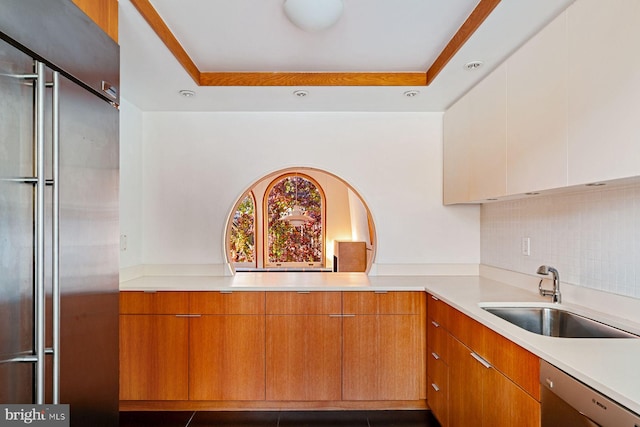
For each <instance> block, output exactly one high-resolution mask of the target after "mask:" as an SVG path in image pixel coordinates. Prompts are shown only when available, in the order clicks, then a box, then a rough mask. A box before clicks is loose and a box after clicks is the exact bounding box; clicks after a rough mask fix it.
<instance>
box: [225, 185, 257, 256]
mask: <svg viewBox="0 0 640 427" xmlns="http://www.w3.org/2000/svg"><path fill="white" fill-rule="evenodd" d="M255 222H256V221H255V203H254V201H253V197H251V195H250V194H247V196H246V197H245V198H244V199H243V200H242V202H240V204H239V205H238V208H237V209H236V211H235V213H234V214H233V223H232V224H231V237H230V242H229V248H230V249H229V250H230V253H231V262H254V261H255Z"/></svg>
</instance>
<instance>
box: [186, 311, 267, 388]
mask: <svg viewBox="0 0 640 427" xmlns="http://www.w3.org/2000/svg"><path fill="white" fill-rule="evenodd" d="M264 398H265V319H264V316H263V315H203V316H202V317H197V318H191V319H190V324H189V399H191V400H264Z"/></svg>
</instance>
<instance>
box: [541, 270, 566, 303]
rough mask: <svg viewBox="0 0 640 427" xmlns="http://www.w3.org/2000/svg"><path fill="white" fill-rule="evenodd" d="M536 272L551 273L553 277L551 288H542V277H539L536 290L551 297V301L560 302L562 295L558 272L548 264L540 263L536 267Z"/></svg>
mask: <svg viewBox="0 0 640 427" xmlns="http://www.w3.org/2000/svg"><path fill="white" fill-rule="evenodd" d="M536 273H537V274H543V275H545V276H547V275H549V274H551V275H552V277H553V289H543V288H542V282H543V280H544V279H540V283H539V284H538V291H539V292H540V295H542V296H543V297H549V296H550V297H551V302H553V303H556V304H560V302H561V301H562V296H561V294H560V273H558V270H556V269H555V268H553V267H551V266H548V265H541V266H540V267H538V271H536Z"/></svg>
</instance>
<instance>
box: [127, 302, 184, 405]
mask: <svg viewBox="0 0 640 427" xmlns="http://www.w3.org/2000/svg"><path fill="white" fill-rule="evenodd" d="M120 313H121V315H120V399H121V400H180V399H187V398H188V391H189V384H188V369H189V354H188V340H189V319H188V318H187V317H182V316H184V315H186V314H187V313H188V298H187V296H186V294H185V293H181V292H157V293H147V292H123V293H121V294H120Z"/></svg>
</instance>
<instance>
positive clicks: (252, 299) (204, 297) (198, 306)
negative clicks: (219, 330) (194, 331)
mask: <svg viewBox="0 0 640 427" xmlns="http://www.w3.org/2000/svg"><path fill="white" fill-rule="evenodd" d="M264 310H265V293H264V292H189V312H190V313H192V314H264Z"/></svg>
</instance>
